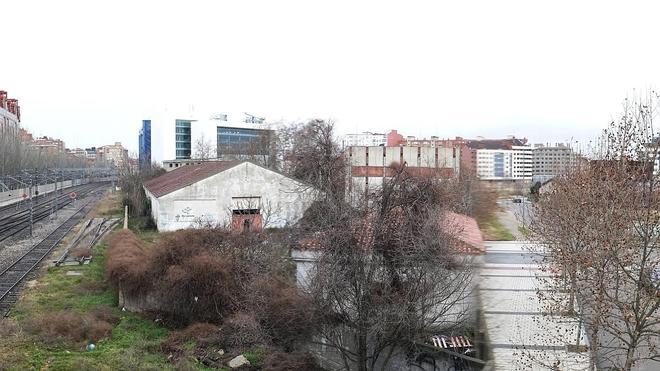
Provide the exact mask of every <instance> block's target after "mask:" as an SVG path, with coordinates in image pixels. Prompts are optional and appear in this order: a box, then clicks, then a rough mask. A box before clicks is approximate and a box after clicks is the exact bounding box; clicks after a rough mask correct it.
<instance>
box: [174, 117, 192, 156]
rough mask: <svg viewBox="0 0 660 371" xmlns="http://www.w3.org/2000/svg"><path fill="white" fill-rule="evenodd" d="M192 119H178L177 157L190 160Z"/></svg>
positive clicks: (176, 126) (176, 130)
mask: <svg viewBox="0 0 660 371" xmlns="http://www.w3.org/2000/svg"><path fill="white" fill-rule="evenodd" d="M190 124H191V121H190V120H176V125H175V135H176V159H177V160H189V159H190V154H191V151H192V143H191V142H192V140H191V138H192V136H191V131H190Z"/></svg>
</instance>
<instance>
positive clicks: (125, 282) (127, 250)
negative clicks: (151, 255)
mask: <svg viewBox="0 0 660 371" xmlns="http://www.w3.org/2000/svg"><path fill="white" fill-rule="evenodd" d="M147 256H148V255H147V253H146V252H145V250H144V248H143V247H142V246H141V244H140V241H139V240H138V239H137V237H136V236H135V234H133V232H131V231H130V230H121V231H117V232H115V233H114V234H113V235H112V238H111V239H110V244H109V248H108V253H107V256H106V263H105V264H106V276H107V278H108V281H110V282H111V283H112V284H113V285H114V286H115V287H117V288H121V289H122V290H126V291H128V292H131V293H137V292H139V291H141V290H145V289H146V288H148V287H149V283H150V282H151V280H150V279H148V276H147V269H146V268H147V263H148V259H147Z"/></svg>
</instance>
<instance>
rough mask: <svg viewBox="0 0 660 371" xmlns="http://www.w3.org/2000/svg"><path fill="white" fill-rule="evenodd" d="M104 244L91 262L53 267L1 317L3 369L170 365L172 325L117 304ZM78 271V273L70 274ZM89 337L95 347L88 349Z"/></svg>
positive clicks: (164, 367) (1, 359) (0, 365)
mask: <svg viewBox="0 0 660 371" xmlns="http://www.w3.org/2000/svg"><path fill="white" fill-rule="evenodd" d="M105 251H106V244H105V243H102V244H100V245H98V246H96V247H95V248H94V249H93V253H94V260H93V261H92V262H91V264H89V265H82V266H64V267H60V268H49V269H48V272H46V274H44V275H43V276H42V277H39V278H38V281H36V282H34V283H33V287H31V288H29V289H27V292H26V293H25V295H24V297H23V298H21V300H19V302H18V303H17V305H16V307H15V308H14V310H13V311H12V315H11V317H10V318H8V319H5V320H2V321H0V335H2V336H0V369H8V370H28V369H46V368H47V369H49V370H86V369H87V370H92V369H93V370H115V369H154V370H155V369H169V368H171V366H170V363H169V362H168V361H167V357H166V355H165V354H163V353H160V352H158V351H157V350H158V348H159V346H160V343H161V342H162V341H164V340H165V339H166V338H167V335H168V332H169V331H168V330H167V329H166V328H164V327H162V326H160V325H158V324H157V323H154V322H153V320H151V319H149V318H142V317H140V316H137V315H134V314H131V313H128V312H122V311H121V310H119V309H118V308H117V296H116V291H115V290H113V289H112V288H110V287H109V286H108V285H107V284H106V283H105V278H104V272H103V264H104V261H105ZM67 272H75V273H76V274H80V275H67ZM89 343H92V344H94V345H95V349H94V350H92V351H87V350H86V347H87V345H88V344H89Z"/></svg>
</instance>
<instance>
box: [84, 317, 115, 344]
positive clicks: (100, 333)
mask: <svg viewBox="0 0 660 371" xmlns="http://www.w3.org/2000/svg"><path fill="white" fill-rule="evenodd" d="M110 335H112V325H111V324H110V323H108V322H106V321H99V320H91V321H90V322H89V323H88V324H87V339H88V340H92V341H99V340H102V339H108V338H110Z"/></svg>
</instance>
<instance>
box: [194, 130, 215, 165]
mask: <svg viewBox="0 0 660 371" xmlns="http://www.w3.org/2000/svg"><path fill="white" fill-rule="evenodd" d="M215 151H216V149H215V148H213V143H212V142H211V140H207V139H206V138H205V137H204V134H202V135H201V136H200V137H199V138H197V140H196V141H195V147H194V152H193V158H195V159H199V160H208V159H210V158H214V157H215V155H214V153H215Z"/></svg>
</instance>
